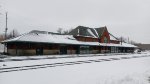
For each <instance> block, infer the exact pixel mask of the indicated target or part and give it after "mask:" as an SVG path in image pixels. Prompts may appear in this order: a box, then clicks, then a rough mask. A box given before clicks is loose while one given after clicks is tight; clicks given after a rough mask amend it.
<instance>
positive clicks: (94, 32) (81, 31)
mask: <svg viewBox="0 0 150 84" xmlns="http://www.w3.org/2000/svg"><path fill="white" fill-rule="evenodd" d="M105 29H106V27H100V28H89V27H84V26H78V27H76V28H75V29H73V30H72V31H71V32H69V34H70V35H74V36H90V37H95V38H99V37H101V35H102V34H103V32H104V30H105Z"/></svg>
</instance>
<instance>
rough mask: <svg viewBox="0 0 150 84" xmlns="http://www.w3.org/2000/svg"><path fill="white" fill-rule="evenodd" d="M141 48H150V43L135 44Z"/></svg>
mask: <svg viewBox="0 0 150 84" xmlns="http://www.w3.org/2000/svg"><path fill="white" fill-rule="evenodd" d="M135 45H136V46H137V47H138V48H140V49H141V50H150V44H135Z"/></svg>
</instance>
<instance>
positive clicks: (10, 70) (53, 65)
mask: <svg viewBox="0 0 150 84" xmlns="http://www.w3.org/2000/svg"><path fill="white" fill-rule="evenodd" d="M141 57H150V55H143V56H132V57H120V58H107V59H96V60H85V61H73V62H61V63H50V64H40V65H29V66H17V67H7V68H0V73H6V72H14V71H24V70H33V69H40V68H48V67H57V66H66V65H76V64H85V63H93V62H105V61H114V60H123V59H132V58H141Z"/></svg>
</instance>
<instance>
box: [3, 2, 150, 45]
mask: <svg viewBox="0 0 150 84" xmlns="http://www.w3.org/2000/svg"><path fill="white" fill-rule="evenodd" d="M0 5H1V7H0V12H1V14H0V33H3V31H4V28H5V12H6V11H7V12H8V28H9V31H11V30H12V29H17V30H18V31H19V32H21V33H26V32H29V31H31V30H35V29H36V30H44V31H51V32H56V30H57V29H58V28H64V30H65V29H70V28H75V27H77V26H79V25H82V26H87V27H92V28H97V27H102V26H107V28H108V31H109V32H110V33H112V34H113V35H115V36H117V37H120V36H124V37H126V38H128V37H129V39H132V40H134V41H136V42H140V43H150V37H149V36H150V0H0Z"/></svg>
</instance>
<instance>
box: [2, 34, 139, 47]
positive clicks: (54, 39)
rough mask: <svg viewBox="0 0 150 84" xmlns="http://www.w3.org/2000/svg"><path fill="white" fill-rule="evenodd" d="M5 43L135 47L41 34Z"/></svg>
mask: <svg viewBox="0 0 150 84" xmlns="http://www.w3.org/2000/svg"><path fill="white" fill-rule="evenodd" d="M5 42H37V43H58V44H74V45H91V46H92V45H93V46H101V45H102V46H118V47H136V46H134V45H131V44H127V43H123V44H122V45H121V44H111V43H99V42H83V41H78V40H76V39H75V38H74V37H73V35H58V34H51V33H50V34H48V33H46V34H43V33H35V32H34V33H33V32H30V33H26V34H23V35H20V36H18V37H16V38H12V39H8V40H5V41H3V42H2V43H5Z"/></svg>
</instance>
